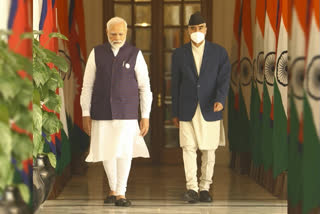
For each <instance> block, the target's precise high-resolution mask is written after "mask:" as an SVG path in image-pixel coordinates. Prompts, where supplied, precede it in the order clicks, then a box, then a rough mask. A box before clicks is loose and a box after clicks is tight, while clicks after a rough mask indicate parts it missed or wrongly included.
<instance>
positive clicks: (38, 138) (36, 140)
mask: <svg viewBox="0 0 320 214" xmlns="http://www.w3.org/2000/svg"><path fill="white" fill-rule="evenodd" d="M32 141H33V152H32V155H33V157H35V158H36V157H37V155H38V154H40V153H42V152H43V145H44V143H45V142H44V139H43V137H42V135H41V132H39V131H34V132H33V140H32Z"/></svg>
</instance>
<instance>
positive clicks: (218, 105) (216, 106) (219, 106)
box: [213, 102, 223, 112]
mask: <svg viewBox="0 0 320 214" xmlns="http://www.w3.org/2000/svg"><path fill="white" fill-rule="evenodd" d="M222 109H223V105H222V103H220V102H215V103H214V105H213V111H214V112H218V111H222Z"/></svg>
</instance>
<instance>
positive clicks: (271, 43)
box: [262, 0, 279, 170]
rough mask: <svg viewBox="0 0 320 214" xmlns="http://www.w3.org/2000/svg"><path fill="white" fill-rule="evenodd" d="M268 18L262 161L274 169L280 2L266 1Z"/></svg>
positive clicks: (265, 50)
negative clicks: (274, 113) (274, 116)
mask: <svg viewBox="0 0 320 214" xmlns="http://www.w3.org/2000/svg"><path fill="white" fill-rule="evenodd" d="M266 8H267V12H266V18H265V26H264V59H265V60H264V78H265V81H264V84H263V85H264V86H263V114H262V122H263V125H262V126H263V140H262V150H263V153H262V159H263V164H264V169H265V170H268V169H270V167H272V161H273V149H272V136H273V85H274V71H275V66H276V54H275V52H276V32H277V28H276V25H277V15H278V11H279V0H269V1H266Z"/></svg>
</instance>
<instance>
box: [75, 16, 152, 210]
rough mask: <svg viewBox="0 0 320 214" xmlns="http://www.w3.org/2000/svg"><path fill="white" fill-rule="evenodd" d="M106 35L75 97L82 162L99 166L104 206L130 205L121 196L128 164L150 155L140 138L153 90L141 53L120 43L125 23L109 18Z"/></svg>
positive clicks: (123, 191) (147, 115) (96, 49)
mask: <svg viewBox="0 0 320 214" xmlns="http://www.w3.org/2000/svg"><path fill="white" fill-rule="evenodd" d="M106 34H107V37H108V41H109V42H108V43H106V44H102V45H99V46H96V47H95V48H93V50H92V51H91V53H90V55H89V58H88V61H87V65H86V69H85V74H84V81H83V87H82V92H81V98H80V99H81V107H82V116H83V128H84V130H85V131H86V133H87V134H88V135H91V143H90V152H89V155H88V157H87V158H86V161H87V162H99V161H102V163H103V167H104V169H105V172H106V174H107V177H108V181H109V187H110V192H109V194H108V196H107V198H106V199H105V200H104V203H115V205H116V206H130V205H131V202H130V201H129V200H128V199H126V197H125V192H126V187H127V180H128V176H129V172H130V168H131V160H132V158H134V157H149V152H148V149H147V147H146V145H145V142H144V139H143V137H144V136H145V135H146V134H147V132H148V129H149V114H150V111H151V103H152V92H151V90H150V81H149V76H148V67H147V64H146V62H145V60H144V58H143V55H142V53H141V51H140V50H138V49H137V48H136V47H134V46H131V45H129V44H127V43H126V42H125V41H126V35H127V23H126V21H125V20H124V19H122V18H119V17H114V18H112V19H110V20H109V21H108V22H107V25H106ZM139 104H140V108H141V117H142V118H141V121H140V127H139V124H138V121H137V120H138V106H139Z"/></svg>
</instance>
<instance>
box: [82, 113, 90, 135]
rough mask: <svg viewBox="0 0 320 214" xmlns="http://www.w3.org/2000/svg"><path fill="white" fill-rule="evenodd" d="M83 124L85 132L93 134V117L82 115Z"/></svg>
mask: <svg viewBox="0 0 320 214" xmlns="http://www.w3.org/2000/svg"><path fill="white" fill-rule="evenodd" d="M82 125H83V130H84V131H85V133H87V135H89V136H91V118H90V117H89V116H85V117H82Z"/></svg>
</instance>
